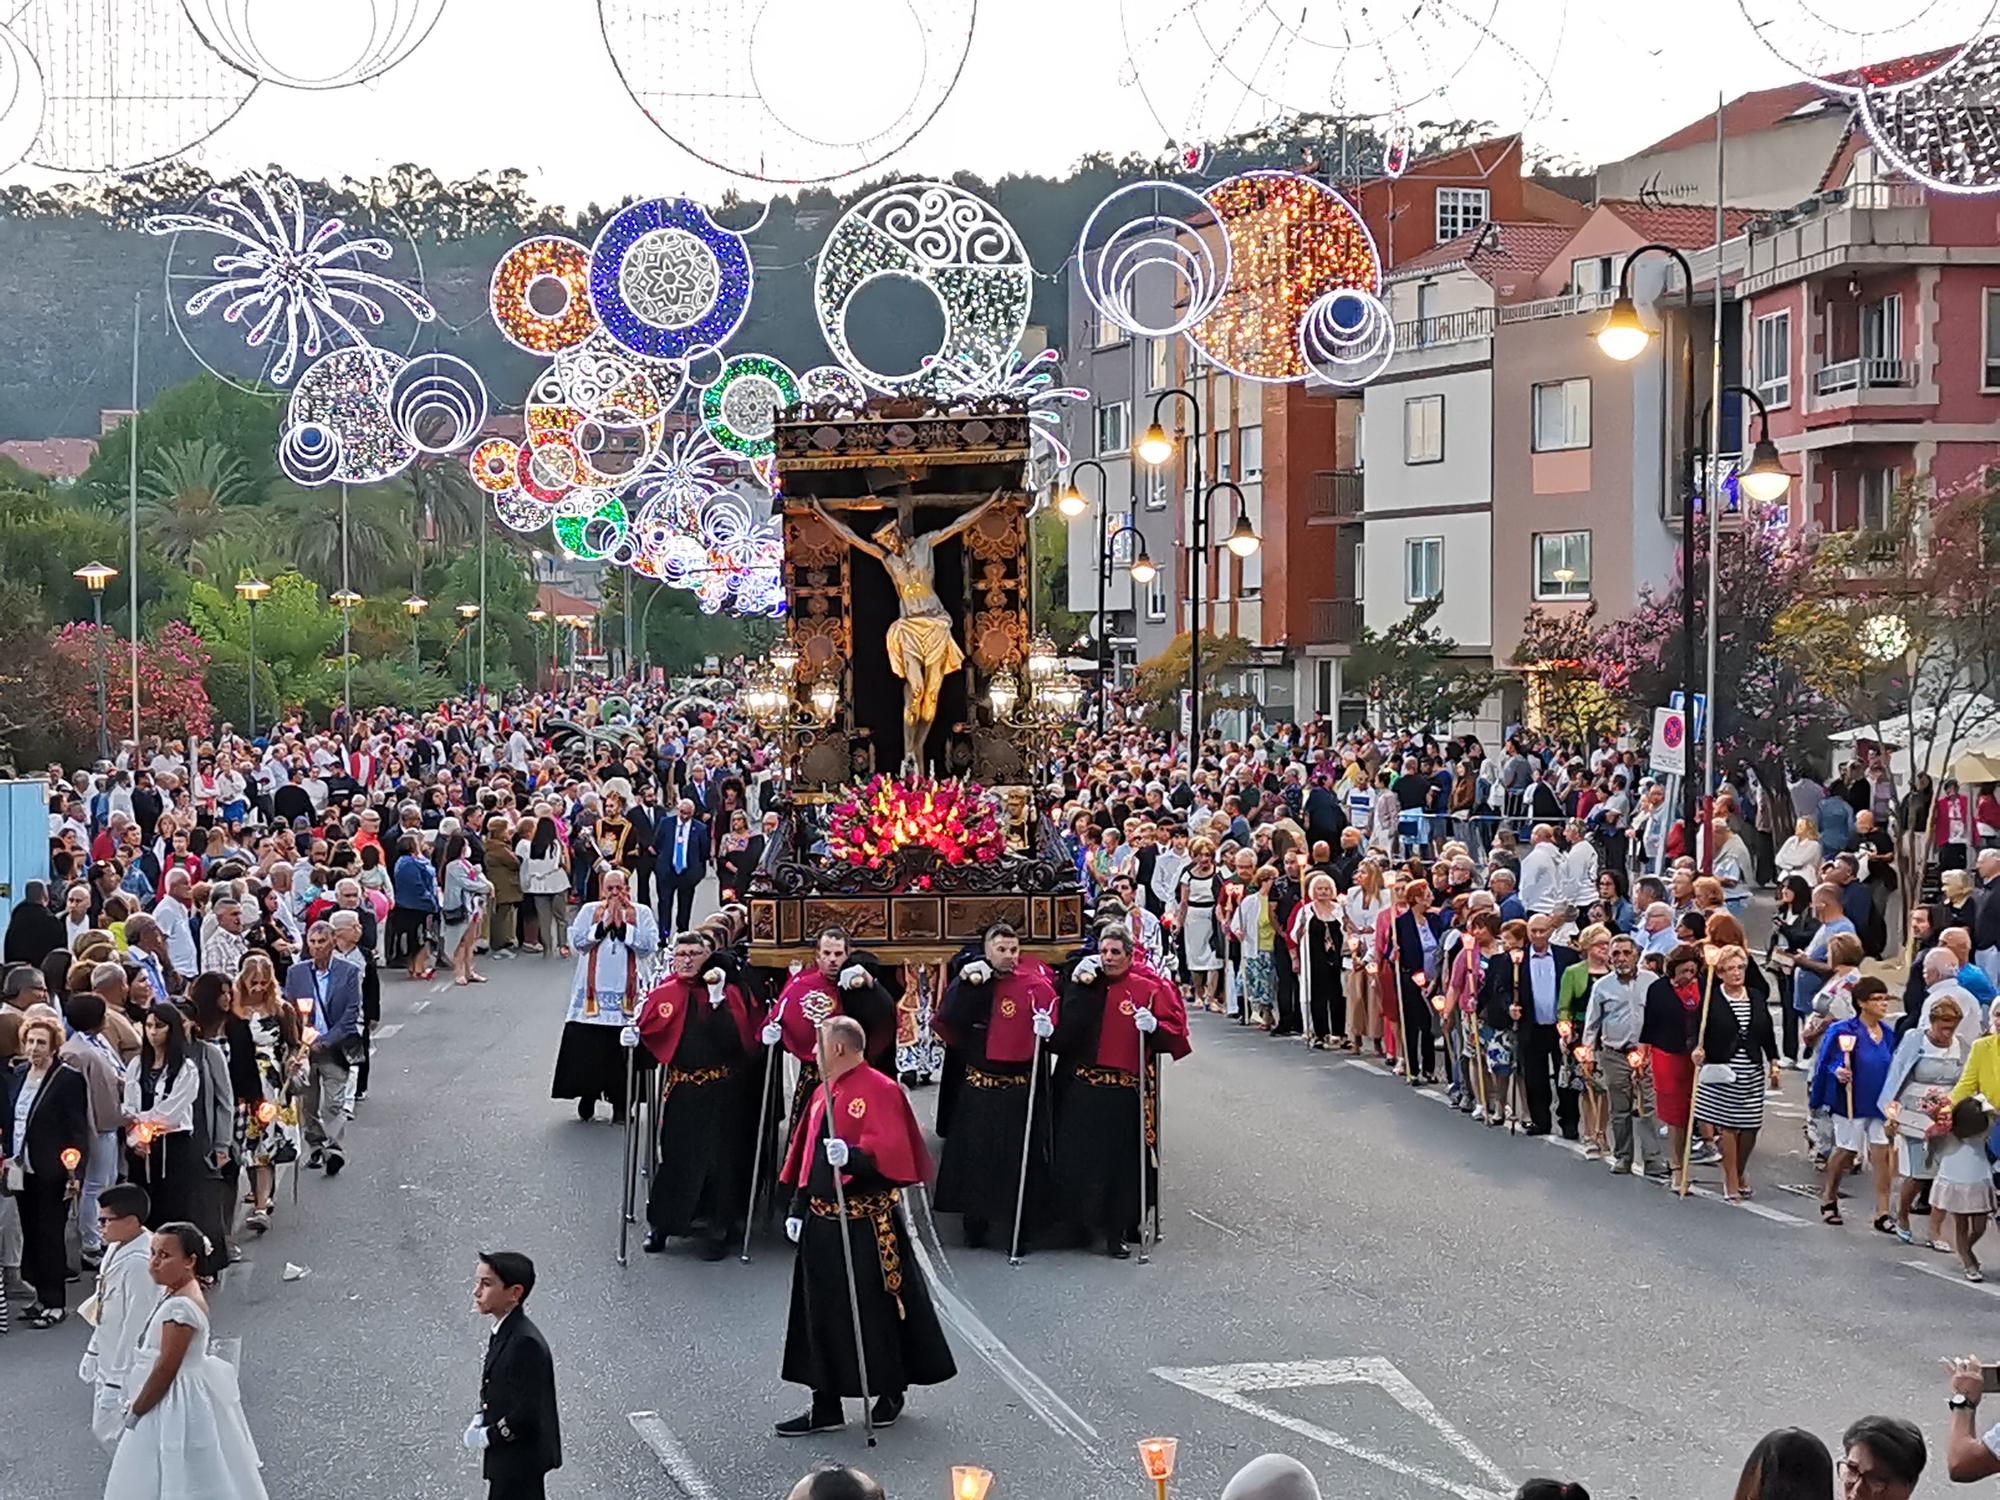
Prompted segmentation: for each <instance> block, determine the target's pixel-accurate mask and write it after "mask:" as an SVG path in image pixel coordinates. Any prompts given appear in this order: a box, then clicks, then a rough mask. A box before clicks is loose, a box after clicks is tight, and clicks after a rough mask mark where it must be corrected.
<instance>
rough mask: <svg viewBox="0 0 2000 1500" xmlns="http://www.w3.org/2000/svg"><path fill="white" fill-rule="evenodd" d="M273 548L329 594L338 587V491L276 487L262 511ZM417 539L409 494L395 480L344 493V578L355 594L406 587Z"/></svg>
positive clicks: (405, 487)
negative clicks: (391, 586) (399, 584)
mask: <svg viewBox="0 0 2000 1500" xmlns="http://www.w3.org/2000/svg"><path fill="white" fill-rule="evenodd" d="M265 515H266V517H267V519H268V525H269V528H270V534H271V537H272V540H273V545H274V546H275V547H276V549H277V550H278V552H279V553H280V554H281V555H282V556H283V558H284V560H285V561H286V562H287V563H289V564H290V565H291V566H292V567H294V568H296V569H298V571H299V572H301V573H303V574H305V575H306V577H308V578H311V579H313V580H314V581H315V582H318V583H320V584H323V585H324V586H325V588H326V590H327V592H328V593H329V594H331V593H332V592H333V591H334V590H336V589H338V588H339V587H340V580H341V571H340V491H339V490H338V489H337V488H333V487H331V486H329V487H328V488H326V489H317V490H307V489H300V488H299V487H298V486H296V485H292V484H280V485H278V486H277V487H276V488H275V489H274V490H273V491H272V493H271V497H270V500H269V503H268V504H267V506H266V507H265ZM415 548H416V534H415V533H414V532H413V531H412V529H411V527H410V490H409V486H408V485H407V484H406V483H405V482H404V481H402V480H400V479H394V480H390V481H388V482H386V483H384V484H371V485H365V486H359V487H352V488H350V489H349V490H348V492H347V567H348V572H347V576H348V579H349V581H350V583H351V585H352V587H353V588H354V590H355V592H356V593H361V594H366V593H372V592H375V591H378V590H380V589H382V588H384V587H385V586H387V585H389V584H390V583H392V582H395V581H400V582H402V583H403V585H404V586H405V587H407V586H408V583H409V577H410V564H411V561H412V559H413V557H414V553H415Z"/></svg>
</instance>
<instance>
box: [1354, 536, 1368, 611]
mask: <svg viewBox="0 0 2000 1500" xmlns="http://www.w3.org/2000/svg"><path fill="white" fill-rule="evenodd" d="M1367 597H1368V544H1367V543H1366V542H1356V543H1355V544H1354V599H1355V602H1356V603H1359V602H1360V601H1361V600H1363V599H1366V598H1367Z"/></svg>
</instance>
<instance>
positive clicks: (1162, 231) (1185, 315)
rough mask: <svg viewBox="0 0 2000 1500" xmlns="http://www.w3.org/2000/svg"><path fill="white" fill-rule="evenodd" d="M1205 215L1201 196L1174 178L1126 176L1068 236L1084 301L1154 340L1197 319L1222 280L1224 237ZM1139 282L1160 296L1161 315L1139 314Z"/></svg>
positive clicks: (1216, 296)
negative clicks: (1150, 318) (1078, 231)
mask: <svg viewBox="0 0 2000 1500" xmlns="http://www.w3.org/2000/svg"><path fill="white" fill-rule="evenodd" d="M1208 219H1209V206H1208V200H1207V199H1206V198H1204V197H1202V195H1201V194H1200V193H1197V192H1196V191H1195V190H1194V189H1193V188H1189V187H1183V186H1182V185H1181V184H1179V183H1177V182H1131V183H1127V184H1126V185H1125V186H1124V187H1121V188H1117V189H1115V190H1113V191H1112V192H1111V193H1110V195H1109V196H1107V197H1106V198H1105V199H1104V200H1103V201H1102V202H1100V203H1099V204H1098V205H1097V207H1096V208H1094V209H1092V210H1091V211H1090V217H1089V218H1088V219H1085V220H1084V221H1083V233H1082V234H1080V235H1079V236H1078V237H1077V242H1076V263H1077V268H1078V274H1079V275H1080V276H1081V278H1082V281H1083V293H1084V295H1085V296H1086V297H1088V298H1089V299H1090V304H1091V306H1092V307H1095V308H1096V309H1097V310H1098V311H1099V312H1101V313H1102V314H1104V316H1105V317H1107V318H1109V319H1110V320H1111V321H1112V322H1113V323H1115V324H1117V325H1118V326H1119V327H1120V328H1122V329H1124V330H1125V331H1126V332H1127V333H1140V334H1147V335H1150V336H1152V337H1155V338H1163V337H1166V336H1167V335H1170V334H1176V333H1181V332H1184V331H1185V330H1186V329H1188V328H1190V327H1192V326H1193V325H1194V324H1196V323H1199V322H1200V321H1201V320H1202V319H1203V318H1205V317H1207V316H1208V315H1209V314H1210V313H1211V312H1213V311H1215V305H1216V303H1218V302H1220V301H1221V300H1222V293H1223V290H1224V289H1225V288H1226V287H1227V286H1228V285H1229V237H1228V236H1227V235H1223V234H1217V233H1216V232H1215V231H1214V230H1213V229H1212V228H1208V227H1206V226H1207V223H1208ZM1197 225H1201V226H1204V227H1203V228H1200V229H1198V228H1197V227H1196V226H1197ZM1100 235H1101V236H1102V238H1101V240H1100V238H1099V237H1100ZM1142 280H1143V282H1144V283H1145V284H1147V285H1148V286H1150V287H1152V288H1155V289H1157V290H1158V291H1159V292H1160V293H1161V294H1162V300H1161V304H1160V305H1161V308H1162V310H1163V311H1165V312H1166V313H1167V314H1168V317H1167V318H1166V319H1164V320H1163V321H1153V322H1149V321H1147V319H1146V318H1145V317H1144V316H1143V315H1142V314H1141V312H1140V308H1139V292H1140V289H1141V283H1142Z"/></svg>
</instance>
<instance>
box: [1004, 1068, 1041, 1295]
mask: <svg viewBox="0 0 2000 1500" xmlns="http://www.w3.org/2000/svg"><path fill="white" fill-rule="evenodd" d="M1028 1068H1029V1071H1028V1118H1027V1122H1026V1123H1025V1124H1024V1125H1023V1126H1022V1128H1021V1176H1020V1180H1019V1181H1018V1182H1017V1183H1016V1185H1015V1188H1014V1237H1013V1238H1012V1239H1011V1240H1009V1241H1008V1242H1007V1264H1008V1265H1010V1266H1018V1265H1019V1264H1020V1263H1021V1214H1022V1210H1023V1209H1025V1208H1026V1207H1027V1204H1028V1153H1029V1152H1030V1151H1031V1150H1033V1149H1034V1144H1035V1085H1036V1084H1037V1083H1039V1082H1040V1081H1041V1077H1042V1038H1041V1035H1040V1033H1037V1034H1036V1036H1035V1055H1034V1057H1033V1058H1032V1059H1031V1060H1030V1062H1029V1064H1028Z"/></svg>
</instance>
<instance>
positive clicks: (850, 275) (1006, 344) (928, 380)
mask: <svg viewBox="0 0 2000 1500" xmlns="http://www.w3.org/2000/svg"><path fill="white" fill-rule="evenodd" d="M884 276H899V277H903V278H905V279H907V280H910V281H914V282H916V283H917V284H918V285H919V286H921V287H924V288H925V289H926V290H928V291H929V292H930V294H931V295H932V296H933V297H935V298H936V299H937V303H938V309H939V311H940V312H941V313H942V314H943V315H944V340H943V342H942V343H941V344H940V345H939V346H938V349H937V352H936V355H935V359H936V360H937V361H938V362H940V363H942V364H944V365H950V364H955V363H957V362H959V361H970V362H972V363H975V364H977V365H980V366H982V367H991V366H995V365H998V364H999V363H1000V362H1001V361H1002V360H1004V359H1005V358H1006V357H1007V356H1008V355H1009V354H1010V353H1012V352H1013V350H1014V348H1015V346H1016V345H1017V344H1019V343H1020V341H1021V335H1022V334H1023V333H1024V332H1026V331H1027V327H1028V308H1029V303H1030V300H1031V298H1032V297H1033V295H1034V279H1035V273H1034V268H1033V267H1032V266H1030V265H1029V263H1028V252H1027V249H1026V248H1025V247H1024V246H1023V245H1022V243H1021V237H1020V235H1018V234H1016V233H1015V232H1014V226H1013V225H1012V224H1009V223H1008V222H1007V220H1006V219H1004V218H1003V217H1001V215H1000V212H999V211H998V210H997V209H995V208H993V207H992V206H991V205H990V204H988V203H986V202H985V201H984V200H983V199H980V198H977V197H975V196H973V195H972V194H971V193H968V192H967V191H965V189H963V188H960V187H954V186H952V185H951V184H950V183H944V182H903V183H897V184H895V185H893V186H891V187H885V188H880V189H878V190H876V191H875V192H873V193H870V194H869V195H868V196H867V197H865V198H863V199H861V201H860V202H858V203H856V204H855V205H854V206H853V207H852V208H850V209H849V210H848V211H847V212H846V213H845V214H844V215H842V217H841V219H840V222H839V223H837V224H835V225H834V226H833V232H832V233H831V234H829V235H828V236H827V239H826V245H825V247H824V248H823V249H822V250H821V251H820V256H819V267H818V270H817V271H816V272H815V274H814V276H813V309H814V311H815V313H816V314H817V316H818V318H819V326H820V333H821V335H822V336H823V337H824V338H825V339H826V344H827V347H828V348H829V349H831V350H832V351H833V355H834V358H835V359H837V360H839V361H840V362H841V364H843V365H845V366H846V367H847V369H848V371H849V372H850V373H851V374H853V375H854V377H855V378H856V379H858V380H859V381H860V382H861V383H862V384H863V385H865V386H868V387H871V388H872V389H874V390H878V391H883V392H886V393H888V394H889V395H893V396H901V395H910V394H918V393H928V392H930V391H932V390H933V389H934V385H935V382H936V380H937V378H938V375H939V373H940V372H939V371H938V370H937V368H936V367H935V366H930V365H926V366H919V367H918V368H917V369H915V370H912V371H910V372H909V373H908V374H904V375H887V374H883V373H882V372H881V371H878V370H871V369H870V368H869V367H868V366H867V365H866V364H865V363H863V362H862V360H861V359H860V357H859V356H858V355H856V354H855V352H854V349H853V346H852V345H851V344H850V343H849V342H848V338H847V314H848V310H849V308H850V307H851V306H852V304H853V301H854V298H855V295H856V294H857V293H858V292H860V290H861V289H862V288H863V287H865V286H867V285H868V284H869V283H871V282H873V281H876V280H878V279H879V278H881V277H884Z"/></svg>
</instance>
